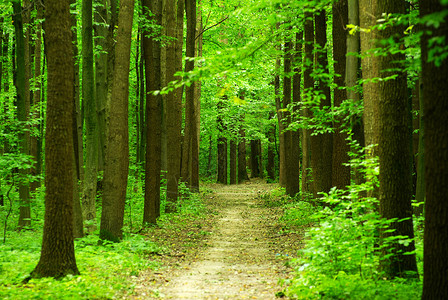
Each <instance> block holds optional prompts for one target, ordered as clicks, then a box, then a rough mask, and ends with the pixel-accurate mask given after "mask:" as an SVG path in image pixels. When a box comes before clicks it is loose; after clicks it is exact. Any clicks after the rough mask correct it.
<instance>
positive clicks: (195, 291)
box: [133, 180, 301, 299]
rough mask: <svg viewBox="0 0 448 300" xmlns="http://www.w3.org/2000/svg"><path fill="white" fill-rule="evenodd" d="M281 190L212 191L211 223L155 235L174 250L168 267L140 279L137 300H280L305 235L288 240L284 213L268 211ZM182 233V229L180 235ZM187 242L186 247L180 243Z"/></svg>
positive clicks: (248, 186)
mask: <svg viewBox="0 0 448 300" xmlns="http://www.w3.org/2000/svg"><path fill="white" fill-rule="evenodd" d="M275 187H276V185H273V184H266V183H264V182H263V181H261V180H257V181H255V180H252V181H250V182H247V183H245V184H240V185H227V186H225V185H218V184H216V185H211V186H208V188H209V189H211V191H212V192H211V193H208V194H207V195H205V196H204V197H205V199H206V200H207V201H206V203H207V207H208V210H209V212H208V214H207V217H205V218H202V219H199V220H193V221H191V222H188V221H187V222H184V225H185V226H184V228H178V227H176V226H174V225H173V226H172V227H169V228H166V227H165V228H159V229H154V230H152V231H150V232H149V233H148V234H149V235H151V238H152V239H153V240H156V241H158V242H160V243H162V244H164V245H166V247H167V248H168V249H170V250H169V252H168V253H167V254H166V255H162V256H163V259H162V260H163V261H164V267H162V268H161V269H160V270H158V271H157V272H152V271H148V272H147V273H145V274H140V275H139V276H138V277H136V278H135V290H134V294H133V298H134V299H160V298H162V299H276V297H282V296H283V295H284V294H283V292H282V291H283V290H284V287H282V286H281V282H282V280H285V279H287V278H288V277H289V276H290V272H291V271H292V269H291V268H290V266H289V265H288V263H287V262H288V261H289V260H288V257H290V256H291V255H295V253H296V252H297V249H298V248H299V247H300V245H301V235H300V234H284V233H281V231H280V229H281V228H280V226H281V225H280V224H279V222H278V219H279V216H280V214H281V209H280V208H278V207H268V206H266V205H265V200H264V197H263V195H266V193H268V192H269V190H271V189H273V188H275ZM176 228H177V229H176ZM179 241H183V242H179Z"/></svg>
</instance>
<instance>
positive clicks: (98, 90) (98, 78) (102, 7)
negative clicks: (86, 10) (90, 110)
mask: <svg viewBox="0 0 448 300" xmlns="http://www.w3.org/2000/svg"><path fill="white" fill-rule="evenodd" d="M94 20H95V26H94V27H93V29H94V32H95V39H94V41H95V47H96V48H97V49H100V51H99V53H97V54H96V55H95V102H96V103H97V105H96V114H97V119H98V170H99V171H103V170H104V158H105V151H104V149H105V144H106V102H107V92H108V91H107V89H108V84H107V73H106V72H107V52H106V49H107V40H106V39H107V34H108V30H107V26H108V24H107V20H108V18H107V7H106V0H100V1H99V3H97V6H96V7H95V13H94Z"/></svg>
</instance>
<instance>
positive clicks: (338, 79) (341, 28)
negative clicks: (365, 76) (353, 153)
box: [331, 0, 358, 189]
mask: <svg viewBox="0 0 448 300" xmlns="http://www.w3.org/2000/svg"><path fill="white" fill-rule="evenodd" d="M346 24H352V23H349V22H348V7H347V0H340V1H338V2H335V3H334V4H333V28H332V30H333V58H334V60H335V63H334V72H335V73H336V74H337V75H338V76H334V79H333V82H334V83H335V84H336V85H337V88H335V90H334V106H335V107H338V106H340V105H341V104H342V102H343V101H345V100H346V99H347V93H346V91H345V90H344V89H343V87H344V86H345V80H344V77H345V73H346V54H347V34H346V30H345V26H346ZM351 58H353V59H356V60H358V58H357V57H356V56H351ZM347 59H350V58H349V57H347ZM356 71H358V69H356ZM356 74H357V73H355V75H356ZM345 117H346V116H344V115H341V116H338V117H337V119H336V122H335V124H334V127H335V132H334V134H333V167H332V173H333V174H332V176H331V179H332V184H331V186H335V187H337V188H338V189H345V187H346V186H348V185H350V167H349V166H347V165H346V164H347V163H348V161H349V157H348V152H349V151H350V146H349V145H348V143H347V137H348V136H347V133H346V132H343V130H344V129H348V128H347V125H349V124H344V118H345Z"/></svg>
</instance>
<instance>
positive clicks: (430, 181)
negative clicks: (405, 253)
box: [420, 0, 448, 299]
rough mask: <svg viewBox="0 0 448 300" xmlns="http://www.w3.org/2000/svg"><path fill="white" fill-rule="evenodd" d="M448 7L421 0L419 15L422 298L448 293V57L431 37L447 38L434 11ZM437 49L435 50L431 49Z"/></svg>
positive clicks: (435, 0)
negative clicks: (422, 153)
mask: <svg viewBox="0 0 448 300" xmlns="http://www.w3.org/2000/svg"><path fill="white" fill-rule="evenodd" d="M447 9H448V7H447V6H446V5H441V4H440V1H438V0H430V1H421V2H420V16H421V17H422V18H423V20H424V22H425V26H424V34H423V36H422V39H421V47H422V79H423V102H424V116H425V186H426V203H425V213H426V216H425V236H424V264H423V271H424V276H423V295H422V299H443V298H445V297H446V295H448V273H447V272H446V270H447V269H448V262H447V260H446V259H445V258H444V257H445V255H446V253H447V252H448V239H447V237H448V225H447V220H448V199H447V197H448V186H447V185H446V182H447V180H448V168H447V166H446V162H447V158H448V135H447V134H448V99H447V94H446V85H447V82H448V60H447V59H446V58H444V59H443V61H442V60H441V58H440V56H439V55H438V54H437V53H440V54H441V52H437V51H435V54H431V52H432V50H434V48H433V47H439V45H433V46H432V47H431V46H430V41H431V40H432V39H434V38H436V37H437V38H444V44H443V45H444V47H446V43H447V41H448V22H447V21H448V20H447V18H446V15H445V18H444V20H443V21H442V22H441V23H440V24H439V25H438V26H436V25H435V23H432V24H434V25H431V22H430V20H432V19H433V17H432V16H433V15H432V14H434V13H435V14H438V13H440V12H441V11H444V12H445V13H446V11H447ZM432 53H434V52H432Z"/></svg>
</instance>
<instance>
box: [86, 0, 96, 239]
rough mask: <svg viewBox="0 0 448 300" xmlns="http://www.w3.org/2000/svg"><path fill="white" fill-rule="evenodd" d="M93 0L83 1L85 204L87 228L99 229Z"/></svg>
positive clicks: (89, 229) (91, 229) (89, 230)
mask: <svg viewBox="0 0 448 300" xmlns="http://www.w3.org/2000/svg"><path fill="white" fill-rule="evenodd" d="M92 30H93V25H92V0H83V1H82V82H83V85H82V99H83V101H82V103H83V108H84V112H85V134H86V147H85V149H86V156H85V157H86V161H85V178H84V182H83V195H82V208H83V217H84V220H86V221H89V222H90V225H89V226H88V227H87V231H88V232H93V231H94V230H95V229H96V189H97V172H98V137H99V133H98V116H97V113H96V101H95V94H94V87H95V79H94V72H93V37H92Z"/></svg>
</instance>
